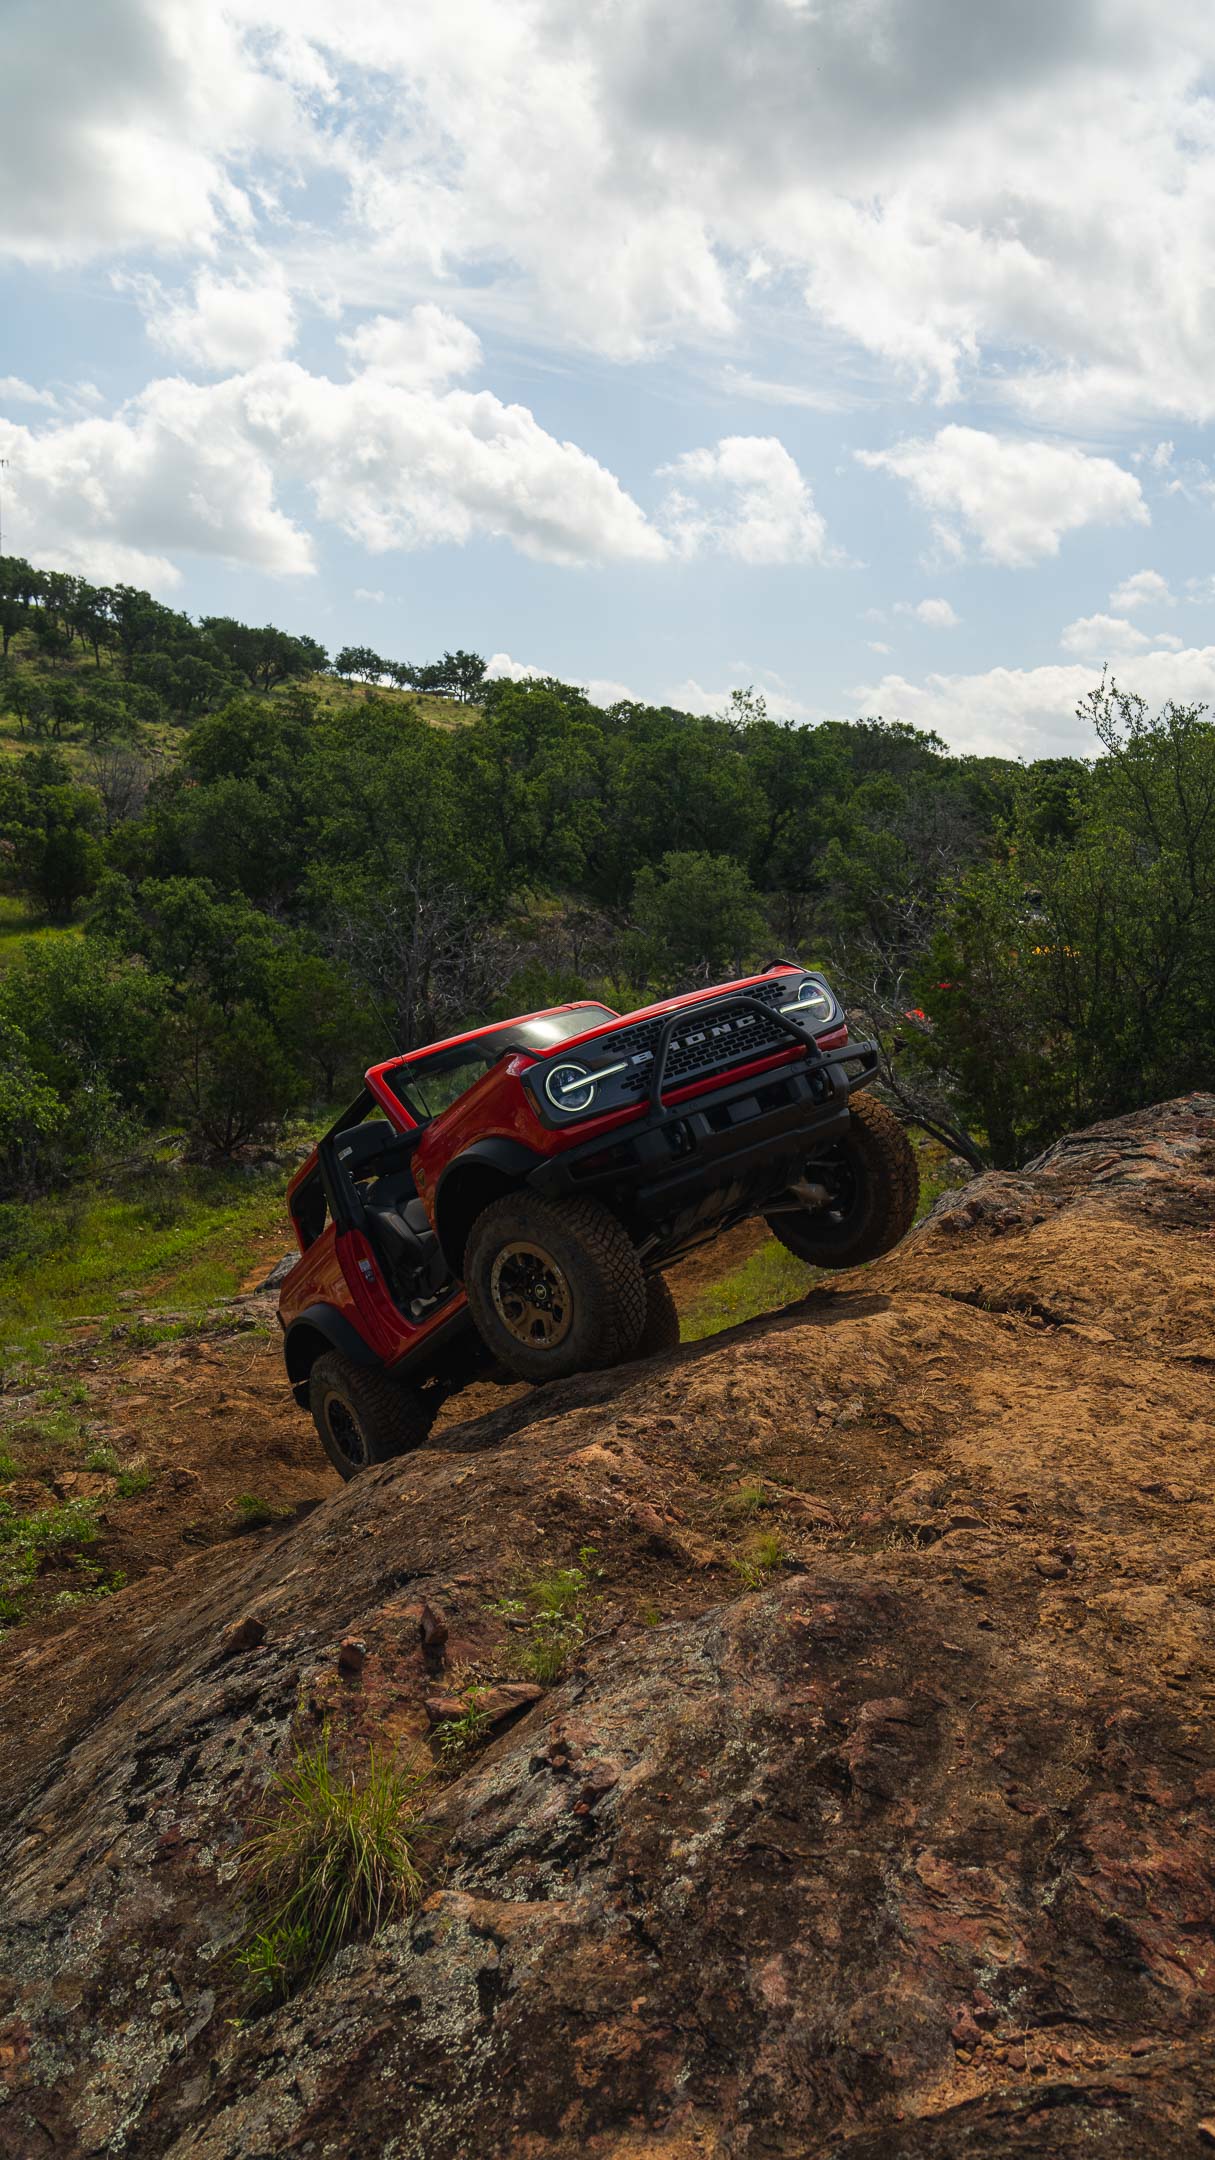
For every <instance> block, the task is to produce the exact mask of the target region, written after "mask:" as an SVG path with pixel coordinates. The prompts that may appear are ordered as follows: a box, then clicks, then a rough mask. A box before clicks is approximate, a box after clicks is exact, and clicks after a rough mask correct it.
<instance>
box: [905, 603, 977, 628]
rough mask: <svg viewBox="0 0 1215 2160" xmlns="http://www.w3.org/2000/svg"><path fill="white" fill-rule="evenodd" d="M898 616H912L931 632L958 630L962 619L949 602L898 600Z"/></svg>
mask: <svg viewBox="0 0 1215 2160" xmlns="http://www.w3.org/2000/svg"><path fill="white" fill-rule="evenodd" d="M894 612H895V614H896V615H912V616H914V617H915V620H916V621H917V622H920V623H924V624H925V625H926V626H927V628H928V629H930V630H956V629H957V627H958V624H959V622H960V620H961V617H960V616H958V615H955V613H954V611H953V609H952V608H951V607H950V605H949V602H948V600H915V601H912V600H896V601H895V603H894Z"/></svg>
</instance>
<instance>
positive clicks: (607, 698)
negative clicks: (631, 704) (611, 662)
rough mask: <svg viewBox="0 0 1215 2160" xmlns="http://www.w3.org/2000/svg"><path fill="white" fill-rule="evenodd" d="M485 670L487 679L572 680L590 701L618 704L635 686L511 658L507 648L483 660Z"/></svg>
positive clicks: (604, 676) (608, 677)
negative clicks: (568, 673)
mask: <svg viewBox="0 0 1215 2160" xmlns="http://www.w3.org/2000/svg"><path fill="white" fill-rule="evenodd" d="M485 673H486V676H487V678H488V680H489V681H490V682H501V681H506V682H542V681H543V680H544V679H545V677H546V676H555V677H556V679H557V680H558V681H559V682H570V681H576V682H578V683H579V684H580V686H581V688H582V689H584V690H585V691H586V694H587V696H588V698H589V699H590V701H591V703H592V705H618V704H619V703H620V702H621V700H622V699H625V698H628V699H634V698H635V697H636V695H637V693H636V691H635V690H630V689H629V686H628V684H627V683H622V682H616V681H614V680H613V679H612V677H611V676H607V675H592V676H590V677H589V678H588V679H587V680H585V681H583V680H582V678H581V677H571V676H569V675H565V674H563V673H562V671H561V669H560V668H552V667H536V666H534V665H533V664H532V663H531V662H529V661H526V660H512V658H511V656H510V654H509V653H507V652H496V653H494V654H493V655H492V657H491V658H490V659H489V660H488V661H487V662H486V667H485Z"/></svg>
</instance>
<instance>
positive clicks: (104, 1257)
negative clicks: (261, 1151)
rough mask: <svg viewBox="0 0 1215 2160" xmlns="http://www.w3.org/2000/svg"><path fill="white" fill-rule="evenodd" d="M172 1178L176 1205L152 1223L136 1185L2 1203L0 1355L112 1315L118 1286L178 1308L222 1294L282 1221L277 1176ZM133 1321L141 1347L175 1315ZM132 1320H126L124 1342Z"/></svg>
mask: <svg viewBox="0 0 1215 2160" xmlns="http://www.w3.org/2000/svg"><path fill="white" fill-rule="evenodd" d="M177 1183H178V1185H179V1188H180V1194H181V1211H180V1213H179V1214H178V1215H177V1216H176V1219H175V1220H173V1221H172V1222H168V1223H163V1224H161V1225H159V1226H158V1225H157V1223H156V1222H155V1221H149V1210H148V1207H147V1205H146V1202H145V1200H144V1199H143V1197H142V1196H141V1195H140V1194H139V1192H138V1189H137V1187H130V1188H128V1189H127V1190H126V1191H124V1192H105V1191H99V1190H94V1191H93V1192H92V1193H89V1194H85V1193H83V1192H80V1191H77V1192H74V1193H71V1194H68V1195H63V1196H58V1197H54V1198H46V1199H42V1200H39V1201H38V1202H37V1203H36V1205H35V1206H34V1207H31V1208H15V1207H9V1208H7V1209H6V1210H5V1216H6V1223H5V1228H6V1231H7V1232H8V1237H7V1243H8V1246H9V1251H10V1252H11V1253H13V1255H14V1257H13V1258H11V1259H10V1260H9V1261H8V1263H7V1264H6V1265H0V1358H3V1357H4V1356H5V1355H7V1357H8V1358H10V1359H12V1358H18V1357H21V1356H22V1355H23V1354H26V1353H28V1352H29V1351H30V1350H31V1349H32V1348H33V1347H34V1346H35V1345H37V1344H39V1343H44V1342H46V1341H48V1340H54V1339H55V1337H56V1336H57V1335H58V1334H59V1332H60V1331H61V1330H62V1329H63V1328H65V1327H66V1326H69V1325H70V1324H71V1323H72V1322H73V1321H76V1320H79V1319H81V1318H85V1317H89V1318H93V1317H96V1318H106V1317H113V1318H115V1319H117V1318H118V1317H119V1316H120V1315H121V1313H122V1309H123V1308H122V1301H121V1299H120V1295H119V1293H120V1292H123V1291H127V1292H131V1293H134V1294H136V1295H138V1296H139V1297H141V1298H142V1299H143V1300H144V1301H145V1302H146V1303H147V1304H149V1305H153V1306H155V1305H164V1306H168V1307H170V1308H173V1307H176V1308H178V1309H179V1310H180V1309H182V1308H185V1309H187V1310H191V1309H198V1310H202V1309H205V1308H206V1307H207V1306H209V1305H213V1304H216V1303H218V1302H219V1301H220V1300H221V1299H223V1298H225V1297H230V1296H231V1295H232V1294H233V1292H234V1291H235V1290H237V1289H238V1288H239V1286H240V1283H241V1281H242V1280H243V1278H244V1276H245V1274H246V1273H247V1271H248V1266H249V1248H250V1245H251V1243H252V1241H253V1240H254V1239H255V1238H256V1237H258V1236H259V1235H260V1234H261V1233H263V1232H265V1231H267V1230H270V1229H272V1228H273V1227H274V1225H275V1224H276V1223H278V1222H279V1221H280V1220H281V1219H282V1215H283V1197H282V1187H283V1180H281V1179H279V1178H273V1179H258V1180H256V1181H255V1180H251V1179H248V1178H244V1177H242V1176H240V1175H239V1174H237V1173H234V1172H233V1173H229V1172H224V1171H218V1170H210V1171H209V1170H185V1171H182V1172H181V1174H180V1177H179V1179H178V1180H177ZM9 1217H11V1218H12V1223H11V1224H10V1223H9V1222H8V1220H7V1218H9ZM27 1218H28V1221H27ZM26 1232H28V1233H29V1234H28V1235H26ZM23 1248H24V1249H23ZM143 1325H144V1330H145V1335H146V1336H147V1338H148V1341H149V1344H150V1339H151V1336H153V1335H154V1336H155V1339H156V1340H158V1341H159V1340H163V1339H164V1338H165V1336H166V1334H168V1333H170V1332H180V1331H181V1325H180V1323H178V1322H165V1323H163V1324H160V1323H144V1324H143ZM139 1326H140V1323H138V1322H132V1323H129V1324H128V1326H127V1329H126V1335H125V1340H126V1341H127V1343H128V1344H130V1343H131V1342H132V1339H133V1336H134V1334H135V1330H136V1329H137V1328H138V1327H139ZM140 1346H141V1345H140V1343H139V1342H138V1341H136V1342H135V1347H140Z"/></svg>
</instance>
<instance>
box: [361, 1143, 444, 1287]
mask: <svg viewBox="0 0 1215 2160" xmlns="http://www.w3.org/2000/svg"><path fill="white" fill-rule="evenodd" d="M363 1206H364V1208H365V1209H366V1211H367V1229H368V1234H369V1236H370V1238H371V1241H372V1243H373V1245H375V1246H376V1248H377V1250H378V1251H379V1254H380V1258H381V1259H382V1260H383V1262H384V1265H385V1267H386V1268H387V1269H388V1271H389V1273H390V1275H391V1276H392V1278H393V1280H394V1282H395V1283H396V1285H397V1287H398V1290H399V1292H400V1295H401V1298H402V1301H403V1302H406V1303H410V1304H414V1303H416V1302H417V1300H418V1299H419V1298H421V1299H429V1298H433V1297H435V1296H436V1295H437V1294H438V1292H439V1291H440V1290H441V1289H443V1287H444V1286H445V1284H446V1283H447V1281H448V1273H447V1263H446V1261H445V1260H444V1258H443V1255H442V1252H441V1251H440V1248H439V1240H438V1238H437V1237H436V1236H435V1234H434V1231H433V1230H432V1229H431V1227H430V1218H429V1216H428V1215H427V1213H426V1208H425V1205H424V1203H423V1202H422V1201H421V1200H420V1199H419V1198H418V1189H417V1186H416V1185H415V1184H414V1181H413V1175H412V1173H411V1171H409V1170H408V1169H403V1170H393V1171H390V1172H389V1173H388V1174H387V1175H386V1176H384V1177H379V1178H376V1180H375V1182H374V1183H373V1184H372V1185H370V1186H369V1187H368V1189H367V1190H366V1191H365V1192H364V1194H363Z"/></svg>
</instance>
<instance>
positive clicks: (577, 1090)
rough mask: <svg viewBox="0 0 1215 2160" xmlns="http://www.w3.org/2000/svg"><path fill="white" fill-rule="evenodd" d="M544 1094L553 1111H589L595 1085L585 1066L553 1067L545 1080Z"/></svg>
mask: <svg viewBox="0 0 1215 2160" xmlns="http://www.w3.org/2000/svg"><path fill="white" fill-rule="evenodd" d="M544 1092H545V1094H546V1095H547V1096H548V1099H549V1101H550V1102H551V1104H552V1106H553V1108H554V1110H589V1109H590V1107H591V1104H592V1103H593V1101H594V1100H595V1083H594V1081H593V1080H592V1079H591V1077H590V1075H589V1074H588V1072H587V1069H586V1066H585V1065H554V1067H553V1069H552V1071H551V1073H549V1074H548V1075H547V1077H546V1079H545V1082H544Z"/></svg>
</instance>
